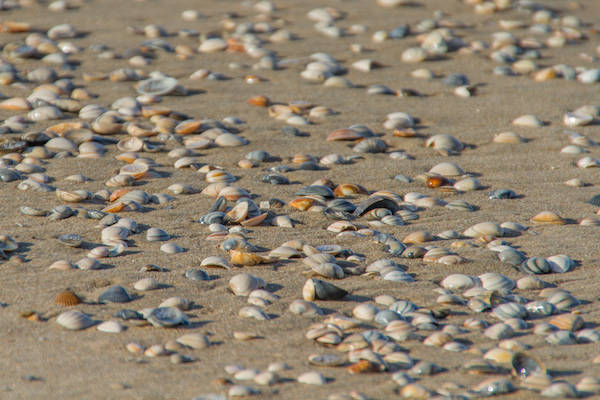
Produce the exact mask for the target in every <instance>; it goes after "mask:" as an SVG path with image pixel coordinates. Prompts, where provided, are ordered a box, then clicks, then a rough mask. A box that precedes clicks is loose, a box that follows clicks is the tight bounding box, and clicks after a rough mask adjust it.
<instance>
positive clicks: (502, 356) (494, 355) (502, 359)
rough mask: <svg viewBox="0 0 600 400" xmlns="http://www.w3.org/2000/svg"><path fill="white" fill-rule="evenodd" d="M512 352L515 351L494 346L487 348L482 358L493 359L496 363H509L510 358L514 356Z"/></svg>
mask: <svg viewBox="0 0 600 400" xmlns="http://www.w3.org/2000/svg"><path fill="white" fill-rule="evenodd" d="M514 354H515V353H514V352H512V351H510V350H507V349H501V348H498V347H495V348H493V349H491V350H488V351H487V352H486V353H485V354H484V355H483V358H484V359H486V360H490V361H493V362H495V363H498V364H505V365H510V363H511V362H512V359H513V357H514Z"/></svg>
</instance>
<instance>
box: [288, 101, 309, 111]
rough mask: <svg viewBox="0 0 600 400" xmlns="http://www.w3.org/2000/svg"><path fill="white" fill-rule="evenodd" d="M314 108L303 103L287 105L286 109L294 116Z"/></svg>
mask: <svg viewBox="0 0 600 400" xmlns="http://www.w3.org/2000/svg"><path fill="white" fill-rule="evenodd" d="M314 106H315V105H314V104H311V103H304V102H298V103H290V104H288V107H289V108H290V110H292V112H293V113H294V114H306V113H307V112H308V111H309V110H310V109H311V108H313V107H314Z"/></svg>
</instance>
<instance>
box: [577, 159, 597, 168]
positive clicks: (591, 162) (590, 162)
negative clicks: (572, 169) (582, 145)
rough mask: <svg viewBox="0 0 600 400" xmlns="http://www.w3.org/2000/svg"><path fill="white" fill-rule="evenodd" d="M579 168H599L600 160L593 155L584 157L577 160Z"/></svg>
mask: <svg viewBox="0 0 600 400" xmlns="http://www.w3.org/2000/svg"><path fill="white" fill-rule="evenodd" d="M576 165H577V167H578V168H597V167H600V160H598V159H596V158H592V157H583V158H581V159H579V160H577V163H576Z"/></svg>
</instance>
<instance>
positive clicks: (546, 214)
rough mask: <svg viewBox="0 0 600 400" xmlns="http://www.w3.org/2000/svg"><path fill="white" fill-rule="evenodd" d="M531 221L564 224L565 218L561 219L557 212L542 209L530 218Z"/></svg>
mask: <svg viewBox="0 0 600 400" xmlns="http://www.w3.org/2000/svg"><path fill="white" fill-rule="evenodd" d="M531 221H532V222H535V223H538V224H556V225H564V224H565V220H564V219H562V218H561V217H560V216H559V215H558V214H556V213H554V212H552V211H542V212H540V213H538V214H536V215H535V216H534V217H533V218H532V219H531Z"/></svg>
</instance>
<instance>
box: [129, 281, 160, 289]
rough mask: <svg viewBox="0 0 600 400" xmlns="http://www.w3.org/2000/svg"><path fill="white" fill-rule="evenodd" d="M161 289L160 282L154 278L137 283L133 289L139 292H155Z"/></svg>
mask: <svg viewBox="0 0 600 400" xmlns="http://www.w3.org/2000/svg"><path fill="white" fill-rule="evenodd" d="M159 287H160V285H159V283H158V281H157V280H156V279H154V278H143V279H140V280H139V281H137V282H136V283H135V284H134V285H133V288H134V289H135V290H139V291H146V290H154V289H158V288H159Z"/></svg>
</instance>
